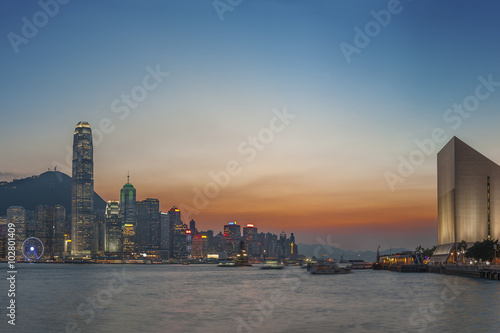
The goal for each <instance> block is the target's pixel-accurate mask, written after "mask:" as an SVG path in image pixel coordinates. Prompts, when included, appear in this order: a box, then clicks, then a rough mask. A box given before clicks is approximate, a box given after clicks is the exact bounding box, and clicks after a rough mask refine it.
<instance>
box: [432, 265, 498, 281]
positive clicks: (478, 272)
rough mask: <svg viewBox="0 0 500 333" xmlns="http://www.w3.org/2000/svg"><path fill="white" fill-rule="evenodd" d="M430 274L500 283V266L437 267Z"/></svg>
mask: <svg viewBox="0 0 500 333" xmlns="http://www.w3.org/2000/svg"><path fill="white" fill-rule="evenodd" d="M429 272H431V273H439V274H448V275H460V276H468V277H474V278H480V279H488V280H497V281H500V265H436V266H429Z"/></svg>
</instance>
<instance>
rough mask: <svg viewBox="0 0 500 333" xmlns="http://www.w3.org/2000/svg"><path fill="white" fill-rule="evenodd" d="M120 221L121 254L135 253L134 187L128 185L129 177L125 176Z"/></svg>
mask: <svg viewBox="0 0 500 333" xmlns="http://www.w3.org/2000/svg"><path fill="white" fill-rule="evenodd" d="M120 219H121V221H122V234H123V252H127V253H131V252H134V251H135V234H136V225H137V201H136V190H135V188H134V185H132V184H130V176H128V175H127V183H126V184H125V185H123V187H122V189H121V191H120Z"/></svg>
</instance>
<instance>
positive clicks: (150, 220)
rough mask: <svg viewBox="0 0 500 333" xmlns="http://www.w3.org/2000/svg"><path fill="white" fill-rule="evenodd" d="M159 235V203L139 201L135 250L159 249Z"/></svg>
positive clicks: (149, 200)
mask: <svg viewBox="0 0 500 333" xmlns="http://www.w3.org/2000/svg"><path fill="white" fill-rule="evenodd" d="M160 235H161V234H160V201H159V200H158V199H153V198H147V199H146V200H143V201H139V202H138V203H137V227H136V234H135V236H136V237H135V238H136V246H137V249H138V250H141V251H142V250H158V249H160Z"/></svg>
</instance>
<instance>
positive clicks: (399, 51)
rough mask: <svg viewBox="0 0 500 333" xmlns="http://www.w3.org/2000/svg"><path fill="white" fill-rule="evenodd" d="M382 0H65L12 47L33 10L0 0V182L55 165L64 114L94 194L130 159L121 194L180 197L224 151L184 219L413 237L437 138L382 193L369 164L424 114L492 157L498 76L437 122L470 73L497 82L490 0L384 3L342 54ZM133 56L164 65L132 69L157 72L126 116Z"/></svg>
mask: <svg viewBox="0 0 500 333" xmlns="http://www.w3.org/2000/svg"><path fill="white" fill-rule="evenodd" d="M390 2H391V1H342V2H341V1H305V0H304V1H298V0H295V1H284V0H274V1H273V0H251V1H250V0H244V1H242V2H241V3H240V4H239V5H237V6H236V7H234V8H233V10H232V11H227V12H225V13H224V20H223V21H221V20H220V18H219V16H218V14H217V12H216V10H215V8H214V6H213V4H212V1H194V0H177V1H117V0H115V1H96V0H94V1H78V0H73V1H71V2H69V3H68V4H65V5H59V9H58V12H57V13H56V14H55V15H54V17H50V18H49V20H48V22H47V24H46V25H44V26H42V27H40V28H38V32H37V34H36V35H35V36H34V37H32V38H29V41H28V42H27V43H25V44H20V45H18V52H17V53H16V52H15V50H14V48H13V46H12V44H11V42H10V41H9V38H8V34H9V33H11V32H13V33H15V34H18V35H22V31H21V30H22V27H23V24H24V23H23V20H22V18H23V17H26V18H27V19H28V20H29V21H33V15H34V14H35V13H37V12H39V11H41V10H42V9H41V7H40V5H39V4H38V2H37V1H31V2H29V1H23V2H18V1H2V2H0V33H1V34H2V36H4V37H3V38H2V40H1V43H0V52H1V58H2V61H1V62H0V68H1V73H2V80H0V112H1V122H0V142H1V146H0V157H1V159H0V180H12V179H13V178H21V177H25V176H30V175H33V174H39V173H42V172H44V171H46V170H47V169H48V168H51V167H53V166H54V165H56V166H57V167H58V169H59V170H60V171H62V172H65V173H67V174H69V175H71V163H68V162H69V160H68V156H69V155H68V149H70V148H71V145H72V136H73V130H74V127H75V126H76V124H77V123H78V122H79V121H82V120H83V121H88V122H89V123H90V125H91V126H92V128H93V129H94V131H95V130H97V129H100V127H102V126H100V124H101V122H104V123H106V122H107V123H108V124H107V125H106V126H104V127H105V128H108V127H109V128H112V129H110V130H109V131H108V133H104V134H103V135H102V136H101V137H99V138H97V137H96V138H95V143H94V160H95V166H94V168H95V190H96V192H97V193H99V195H101V196H102V197H103V199H105V200H118V197H119V191H120V189H121V187H122V186H123V184H124V183H125V182H126V177H127V172H130V181H131V183H132V184H133V185H134V186H135V187H136V189H137V197H138V200H143V199H145V198H148V197H152V198H158V199H159V200H160V206H161V209H162V210H163V211H166V210H168V209H169V208H170V207H172V206H173V205H176V206H178V207H179V206H180V207H187V206H191V207H193V205H194V203H193V199H194V198H195V192H196V191H197V190H200V191H203V189H204V187H205V186H207V184H208V183H210V182H213V179H212V178H211V177H210V175H209V173H210V172H214V173H218V172H221V171H222V170H225V169H226V166H227V163H228V162H229V161H237V162H238V164H239V168H240V169H239V171H240V172H239V173H238V174H237V175H234V176H231V178H230V182H229V184H228V185H227V186H223V187H220V189H219V193H218V194H217V195H216V196H214V197H213V198H210V199H209V203H208V205H206V207H204V208H203V209H199V212H197V213H193V214H192V216H191V217H192V218H194V219H195V220H196V221H197V225H198V226H199V229H202V230H206V229H213V230H215V231H216V232H218V231H220V230H221V229H222V227H223V225H224V224H226V223H227V222H228V221H237V222H238V223H240V224H246V223H254V224H255V225H256V226H257V227H258V228H259V230H260V231H264V232H267V231H269V232H274V233H279V232H281V231H282V230H284V231H285V232H286V233H287V234H290V233H291V232H294V233H295V235H296V239H297V241H298V242H299V243H301V242H303V243H310V244H313V243H317V242H321V241H320V240H319V238H321V239H324V240H326V237H327V235H330V238H331V239H332V240H333V241H335V242H336V243H337V245H339V246H340V247H342V248H345V249H363V250H366V249H371V250H374V249H376V247H377V245H380V246H381V247H382V248H384V249H385V248H391V247H393V248H394V247H406V248H415V247H416V246H418V245H423V246H426V247H430V246H432V245H434V244H436V243H437V224H436V219H437V198H436V194H437V188H436V154H437V152H438V151H439V149H441V148H442V147H443V146H444V144H445V142H443V143H436V145H435V148H434V149H433V150H432V151H431V152H430V153H429V156H427V155H426V156H425V161H424V162H423V164H422V165H419V166H417V167H416V168H415V170H414V172H413V173H412V174H411V175H409V176H408V177H403V178H404V179H405V181H404V182H400V183H397V184H396V185H395V188H394V191H392V190H391V188H390V186H389V185H388V183H387V181H386V178H385V176H384V174H385V173H387V172H391V173H394V174H397V173H398V166H399V164H400V158H404V159H408V158H409V156H410V154H412V152H414V151H415V150H417V149H419V148H418V146H417V144H416V143H415V141H416V140H418V141H420V142H422V141H424V140H429V139H431V138H432V132H433V130H434V129H435V128H440V129H442V130H443V132H444V135H445V137H446V142H447V141H448V140H449V139H451V137H452V136H457V137H459V138H460V139H462V140H463V141H464V142H466V143H467V144H469V145H470V146H472V147H474V148H475V149H477V150H478V151H480V152H481V153H483V154H484V155H485V156H487V157H489V158H490V159H492V160H493V161H495V162H497V163H498V162H500V149H499V148H498V147H499V142H500V130H499V129H498V128H499V121H500V112H498V105H499V103H500V86H499V87H498V88H496V87H493V88H492V89H493V90H494V91H491V93H490V95H489V96H488V98H486V99H484V100H481V101H480V103H479V105H478V107H477V109H476V110H475V111H474V112H471V113H470V115H469V116H467V117H462V121H461V124H460V125H459V126H453V125H454V124H455V123H453V122H450V121H446V120H445V119H444V114H445V113H446V111H447V109H450V108H452V106H453V105H454V104H460V103H463V102H464V99H466V98H467V97H468V96H470V95H474V94H475V90H476V88H477V87H478V85H480V84H481V81H480V80H479V79H478V77H483V78H486V79H487V78H488V76H491V78H492V80H493V81H494V82H500V60H499V59H500V44H499V43H498V41H499V40H500V20H499V17H498V16H499V13H500V3H498V2H495V1H482V2H480V3H478V2H473V1H451V0H450V1H440V2H434V1H401V2H400V5H399V6H400V9H401V10H400V12H399V13H398V14H393V15H392V16H391V20H390V22H389V23H388V24H387V25H386V26H385V27H381V29H380V32H379V33H378V34H376V35H375V36H374V37H371V38H370V42H369V43H368V45H367V46H366V47H364V48H361V49H360V53H359V54H353V55H352V58H351V62H350V63H348V62H347V61H346V58H345V57H344V54H343V53H342V51H341V48H340V47H339V45H340V44H341V43H342V42H345V43H349V44H351V45H354V37H355V34H356V32H355V30H354V28H355V27H359V28H360V29H362V30H364V29H365V25H366V24H367V23H369V22H370V21H374V17H373V15H372V14H370V12H371V11H375V12H379V11H380V10H386V9H387V8H388V3H390ZM147 68H149V70H154V69H155V68H159V69H160V70H161V71H162V72H168V76H166V77H164V78H163V79H162V80H161V82H157V81H155V80H154V79H152V78H151V79H150V80H149V81H147V82H148V83H149V84H153V83H154V82H157V83H158V85H157V87H155V88H154V89H151V90H148V91H147V97H145V98H144V100H142V101H140V102H138V103H137V106H136V107H135V108H129V111H130V112H129V113H128V115H127V116H126V117H125V116H124V115H125V111H120V112H115V111H117V107H118V106H122V107H123V106H124V105H126V104H124V103H123V102H121V101H120V99H121V96H122V95H123V94H129V95H130V94H131V92H132V91H133V90H134V89H136V91H139V90H140V88H136V87H137V86H139V87H141V86H143V84H144V83H143V82H144V78H145V76H146V75H148V74H149V71H148V69H147ZM484 89H486V88H483V91H486V90H484ZM496 89H498V91H497V90H496ZM116 100H118V101H119V103H118V104H113V103H114V102H115V101H116ZM113 105H114V106H113ZM122 110H123V109H122ZM283 110H286V112H288V113H289V114H292V115H294V116H295V117H294V118H293V119H291V118H290V119H288V123H287V124H285V123H283V124H284V126H283V127H280V128H282V130H281V131H279V132H278V131H275V132H273V138H272V139H269V137H266V138H268V139H269V140H268V142H267V143H266V144H265V145H264V148H263V149H262V150H260V151H256V155H255V159H253V160H251V161H249V160H248V159H249V156H250V154H249V153H247V154H241V150H242V149H241V147H244V148H246V149H248V148H249V147H250V144H249V143H248V140H249V137H253V136H258V135H259V133H264V132H265V133H264V134H261V136H263V137H265V135H266V134H269V130H265V129H266V128H270V122H271V121H272V119H273V117H276V112H283ZM120 117H121V118H123V119H121V118H120ZM103 119H105V120H103ZM106 119H107V120H106ZM276 124H281V123H279V122H276ZM453 127H457V128H453ZM101 130H102V128H101ZM262 131H264V132H262ZM245 142H247V143H245ZM242 145H243V146H242ZM239 147H240V149H239ZM247 151H248V150H247ZM0 213H1V212H0ZM183 220H184V222H189V221H188V220H186V217H184V218H183Z"/></svg>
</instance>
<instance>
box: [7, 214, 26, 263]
mask: <svg viewBox="0 0 500 333" xmlns="http://www.w3.org/2000/svg"><path fill="white" fill-rule="evenodd" d="M7 223H14V225H15V226H16V256H17V257H19V256H22V247H23V242H24V240H25V238H26V210H25V209H24V208H23V207H21V206H10V207H9V208H7Z"/></svg>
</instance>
